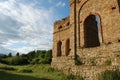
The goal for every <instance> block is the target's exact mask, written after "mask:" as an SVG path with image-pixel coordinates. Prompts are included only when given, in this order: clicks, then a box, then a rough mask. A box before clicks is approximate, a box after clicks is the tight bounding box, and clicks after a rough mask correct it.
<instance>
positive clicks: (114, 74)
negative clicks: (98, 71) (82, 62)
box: [99, 70, 120, 80]
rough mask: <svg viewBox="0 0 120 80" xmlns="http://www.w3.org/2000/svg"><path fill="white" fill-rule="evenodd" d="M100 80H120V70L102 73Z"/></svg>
mask: <svg viewBox="0 0 120 80" xmlns="http://www.w3.org/2000/svg"><path fill="white" fill-rule="evenodd" d="M99 80H120V71H119V70H115V71H109V70H106V71H105V72H103V73H102V75H101V76H100V78H99Z"/></svg>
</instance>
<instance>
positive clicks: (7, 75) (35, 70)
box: [0, 64, 78, 80]
mask: <svg viewBox="0 0 120 80" xmlns="http://www.w3.org/2000/svg"><path fill="white" fill-rule="evenodd" d="M6 68H7V70H6ZM9 69H10V70H9ZM11 69H14V70H11ZM76 79H77V78H76V77H75V78H74V79H70V80H76ZM0 80H69V75H68V78H67V76H66V75H64V74H63V73H62V72H60V71H56V70H54V69H52V68H51V66H50V65H49V64H44V65H43V64H36V65H24V66H10V65H4V64H0ZM77 80H78V79H77Z"/></svg>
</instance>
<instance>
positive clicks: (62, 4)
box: [56, 1, 66, 7]
mask: <svg viewBox="0 0 120 80" xmlns="http://www.w3.org/2000/svg"><path fill="white" fill-rule="evenodd" d="M56 6H61V7H65V6H66V4H65V3H64V2H62V1H59V2H58V3H57V5H56Z"/></svg>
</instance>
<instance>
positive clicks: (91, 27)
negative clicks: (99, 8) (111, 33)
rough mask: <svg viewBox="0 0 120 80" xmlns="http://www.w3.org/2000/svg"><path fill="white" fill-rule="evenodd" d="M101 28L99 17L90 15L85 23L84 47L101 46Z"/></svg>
mask: <svg viewBox="0 0 120 80" xmlns="http://www.w3.org/2000/svg"><path fill="white" fill-rule="evenodd" d="M99 37H100V26H99V24H98V17H97V16H95V15H89V16H88V17H87V18H86V19H85V21H84V46H85V47H86V48H88V47H96V46H100V40H99Z"/></svg>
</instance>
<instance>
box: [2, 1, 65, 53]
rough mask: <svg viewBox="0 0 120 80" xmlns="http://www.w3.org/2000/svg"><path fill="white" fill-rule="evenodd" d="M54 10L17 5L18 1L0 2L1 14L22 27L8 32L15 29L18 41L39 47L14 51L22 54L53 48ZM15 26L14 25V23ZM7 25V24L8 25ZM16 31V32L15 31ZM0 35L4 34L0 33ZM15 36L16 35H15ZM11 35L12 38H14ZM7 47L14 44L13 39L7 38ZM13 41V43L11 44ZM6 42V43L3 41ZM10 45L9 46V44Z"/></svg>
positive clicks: (62, 4)
mask: <svg viewBox="0 0 120 80" xmlns="http://www.w3.org/2000/svg"><path fill="white" fill-rule="evenodd" d="M58 6H65V4H64V3H59V4H58ZM53 12H54V11H53V9H52V8H49V9H45V8H41V9H38V8H35V7H33V6H32V5H25V4H22V3H17V0H8V1H4V2H0V14H3V15H5V16H8V17H10V18H12V19H13V20H15V21H16V22H18V23H21V24H22V25H21V26H20V27H19V28H15V27H17V26H15V27H13V26H10V27H7V28H8V30H12V29H15V30H16V32H17V34H16V33H15V36H18V37H19V39H17V41H20V42H24V43H29V44H33V45H36V46H37V47H32V46H30V47H26V46H24V47H21V48H19V49H18V48H16V49H14V50H17V51H20V52H28V51H31V50H33V49H50V48H51V47H52V46H51V44H52V31H53V30H52V28H53V24H52V23H53V22H54V21H53V18H55V17H53V16H54V13H53ZM13 24H14V23H13ZM6 25H7V24H6ZM15 30H14V31H15ZM0 33H4V32H2V31H0ZM13 34H14V33H13ZM12 36H13V35H11V36H10V37H12ZM5 39H8V40H6V45H4V46H9V45H10V44H12V43H14V41H15V40H13V39H12V38H8V37H7V36H6V37H5ZM11 41H13V42H11ZM3 42H4V41H3ZM7 43H8V44H7Z"/></svg>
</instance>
